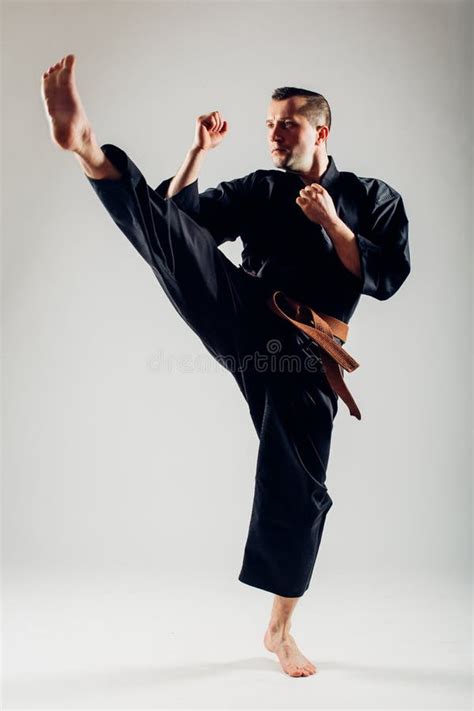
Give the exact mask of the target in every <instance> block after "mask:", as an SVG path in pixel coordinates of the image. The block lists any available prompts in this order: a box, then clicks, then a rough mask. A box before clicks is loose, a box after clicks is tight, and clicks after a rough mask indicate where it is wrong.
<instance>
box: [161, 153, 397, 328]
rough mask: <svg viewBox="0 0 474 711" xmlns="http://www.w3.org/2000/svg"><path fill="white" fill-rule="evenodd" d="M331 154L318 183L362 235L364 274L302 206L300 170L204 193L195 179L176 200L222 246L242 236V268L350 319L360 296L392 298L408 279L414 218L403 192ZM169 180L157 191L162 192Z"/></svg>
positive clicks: (261, 173)
mask: <svg viewBox="0 0 474 711" xmlns="http://www.w3.org/2000/svg"><path fill="white" fill-rule="evenodd" d="M328 159H329V164H328V167H327V169H326V171H325V172H324V174H323V175H322V177H321V179H320V184H321V185H322V186H323V187H324V188H325V189H326V190H327V191H328V193H329V194H330V195H331V197H332V199H333V201H334V205H335V208H336V212H337V214H338V215H339V217H340V218H341V219H342V220H343V221H344V222H345V224H346V225H347V226H348V227H350V229H351V230H352V231H353V232H354V234H355V236H356V240H357V246H358V248H359V253H360V258H361V268H362V278H358V277H356V276H355V275H354V274H353V273H352V272H350V271H349V270H348V269H347V268H346V267H345V266H344V264H343V263H342V262H341V260H340V259H339V257H338V255H337V252H336V250H335V248H334V246H333V243H332V241H331V239H330V238H329V236H328V235H327V233H326V232H325V230H324V229H323V228H322V227H321V226H320V225H317V224H315V223H314V222H312V221H311V220H309V219H308V218H307V217H306V215H305V214H304V213H303V211H302V210H301V208H300V207H299V205H297V204H296V202H295V200H296V198H297V197H298V195H299V191H300V190H301V188H302V187H304V186H305V183H304V181H303V180H302V179H301V178H300V177H299V175H298V174H296V173H291V172H289V171H284V170H276V169H273V170H256V171H254V172H252V173H249V174H248V175H245V176H244V177H242V178H237V179H235V180H230V181H224V182H221V183H219V184H218V186H217V187H216V188H209V189H207V190H205V191H204V192H202V193H199V192H198V180H197V179H196V180H195V181H194V182H193V183H191V184H190V185H187V186H185V187H184V188H183V189H182V190H180V191H179V192H178V193H176V195H174V196H173V197H172V198H170V199H171V200H173V201H174V202H175V203H176V205H177V206H178V207H179V208H180V209H182V210H183V211H184V212H185V213H186V214H188V215H189V216H190V217H192V218H193V219H194V220H195V221H196V222H197V223H198V224H200V225H202V226H204V227H206V228H208V229H209V231H210V232H211V234H212V235H213V237H214V239H215V240H216V243H217V244H218V245H220V244H222V243H224V242H227V241H233V240H235V239H236V238H237V237H239V236H240V237H241V239H242V242H243V245H244V249H243V252H242V267H243V269H245V270H246V271H248V272H251V273H254V274H256V275H257V276H258V277H259V278H261V279H264V280H265V282H266V283H267V284H268V286H269V287H271V288H275V289H281V290H282V291H284V292H285V293H287V294H288V295H289V296H292V297H293V298H295V299H297V300H299V301H302V302H303V303H306V304H309V305H310V306H312V307H313V308H314V309H315V310H316V311H321V312H323V313H325V314H328V315H331V316H335V317H336V318H338V319H340V320H341V321H345V322H346V323H348V322H349V320H350V318H351V316H352V314H353V313H354V311H355V308H356V306H357V303H358V301H359V299H360V296H361V294H366V295H368V296H372V297H374V298H376V299H380V300H383V299H388V298H390V297H391V296H392V295H393V294H394V293H395V292H396V291H397V290H398V289H399V288H400V286H401V285H402V283H403V282H404V281H405V279H406V277H407V276H408V274H409V272H410V253H409V245H408V218H407V216H406V213H405V208H404V205H403V200H402V197H401V195H400V194H399V193H398V192H397V191H396V190H394V189H393V188H392V187H391V186H390V185H388V184H387V183H386V182H384V181H383V180H379V179H377V178H361V177H358V176H357V175H355V174H354V173H350V172H346V171H339V170H338V169H337V167H336V164H335V162H334V159H333V157H332V156H328ZM171 180H172V178H168V179H166V180H164V181H163V182H161V183H160V184H159V185H158V187H157V188H156V192H157V193H158V194H159V195H161V196H162V197H166V192H167V190H168V186H169V184H170V182H171Z"/></svg>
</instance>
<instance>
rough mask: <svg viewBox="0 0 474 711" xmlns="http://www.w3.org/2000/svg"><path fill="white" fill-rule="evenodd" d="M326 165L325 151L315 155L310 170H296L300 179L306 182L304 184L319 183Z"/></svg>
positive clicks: (327, 161) (327, 162)
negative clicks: (321, 154)
mask: <svg viewBox="0 0 474 711" xmlns="http://www.w3.org/2000/svg"><path fill="white" fill-rule="evenodd" d="M328 165H329V158H328V156H327V153H325V154H324V155H323V156H315V157H314V160H313V165H312V166H311V170H309V171H308V172H302V171H298V175H299V176H300V178H301V180H302V181H303V182H304V183H306V185H310V184H311V183H319V181H320V179H321V176H322V175H323V174H324V173H325V172H326V170H327V167H328Z"/></svg>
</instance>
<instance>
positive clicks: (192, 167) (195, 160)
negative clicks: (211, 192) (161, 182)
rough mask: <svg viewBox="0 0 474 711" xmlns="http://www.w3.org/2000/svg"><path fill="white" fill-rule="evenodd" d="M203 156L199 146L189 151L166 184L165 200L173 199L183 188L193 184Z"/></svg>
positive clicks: (203, 153) (203, 151)
mask: <svg viewBox="0 0 474 711" xmlns="http://www.w3.org/2000/svg"><path fill="white" fill-rule="evenodd" d="M205 155H206V151H205V150H204V149H203V148H200V147H199V146H193V147H192V148H190V149H189V151H188V152H187V153H186V157H185V159H184V161H183V164H182V166H181V168H180V169H179V170H178V172H177V173H176V175H175V176H174V177H173V178H172V179H171V182H170V183H169V184H168V187H167V191H166V195H165V197H166V198H170V197H173V196H174V195H176V194H177V193H179V192H180V191H181V190H182V189H183V188H185V187H186V186H188V185H191V183H194V182H195V181H196V180H197V179H198V176H199V171H200V169H201V164H202V161H203V159H204V156H205Z"/></svg>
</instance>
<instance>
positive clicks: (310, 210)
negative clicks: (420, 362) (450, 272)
mask: <svg viewBox="0 0 474 711" xmlns="http://www.w3.org/2000/svg"><path fill="white" fill-rule="evenodd" d="M374 185H375V191H374V193H375V194H374V196H373V197H371V198H370V203H369V204H370V207H369V209H368V213H369V214H368V216H367V220H366V224H365V227H364V234H361V233H360V232H355V233H354V232H353V231H352V230H351V229H350V228H349V227H348V225H346V224H345V223H344V222H343V220H342V219H341V218H340V217H339V216H338V214H337V212H336V208H335V206H334V203H333V200H332V198H331V196H330V194H329V193H328V191H327V190H326V189H325V188H324V187H322V186H321V185H319V184H317V183H313V184H312V185H310V186H306V187H305V188H302V190H301V191H300V195H299V197H298V198H297V200H296V202H297V204H298V205H299V206H300V207H301V209H302V210H303V212H304V213H305V214H306V216H307V217H308V218H309V219H310V220H312V221H313V222H315V223H316V224H319V225H321V226H322V227H323V228H324V229H325V230H326V232H327V234H328V236H329V237H330V239H331V241H332V242H333V244H334V249H335V252H336V254H337V256H338V258H339V263H340V265H341V268H342V269H343V272H344V276H345V277H346V278H347V279H348V280H349V282H350V283H352V285H353V287H354V289H355V290H356V291H357V292H358V293H360V294H367V295H368V296H373V297H374V298H376V299H380V300H384V299H388V298H390V296H392V295H393V294H394V293H395V292H396V291H397V290H398V289H399V288H400V286H401V285H402V284H403V282H404V281H405V279H406V278H407V276H408V274H409V273H410V251H409V246H408V218H407V216H406V213H405V208H404V205H403V200H402V197H401V195H400V194H399V193H397V191H396V190H393V188H391V187H390V186H389V185H388V184H387V183H384V182H383V181H377V180H375V179H374Z"/></svg>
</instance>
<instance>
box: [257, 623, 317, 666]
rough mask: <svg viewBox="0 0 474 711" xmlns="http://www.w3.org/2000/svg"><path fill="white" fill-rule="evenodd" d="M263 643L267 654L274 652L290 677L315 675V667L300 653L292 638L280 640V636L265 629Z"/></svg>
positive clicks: (287, 636) (288, 636)
mask: <svg viewBox="0 0 474 711" xmlns="http://www.w3.org/2000/svg"><path fill="white" fill-rule="evenodd" d="M263 643H264V645H265V647H266V648H267V649H268V651H269V652H274V653H275V654H276V655H277V657H278V659H279V661H280V665H281V668H282V669H283V671H284V672H285V673H286V674H289V675H290V676H311V674H316V672H317V668H316V666H315V665H314V664H313V663H312V662H310V660H309V659H307V658H306V657H305V656H304V654H302V653H301V652H300V650H299V649H298V647H297V644H296V642H295V639H294V637H292V636H291V635H286V636H285V638H284V639H282V637H281V635H278V634H274V633H272V632H271V630H269V629H267V631H266V632H265V637H264V639H263Z"/></svg>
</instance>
